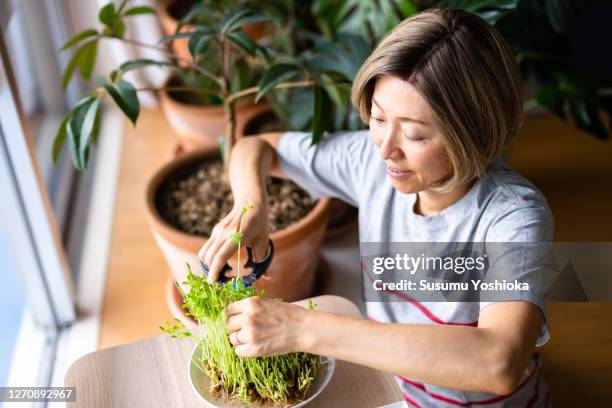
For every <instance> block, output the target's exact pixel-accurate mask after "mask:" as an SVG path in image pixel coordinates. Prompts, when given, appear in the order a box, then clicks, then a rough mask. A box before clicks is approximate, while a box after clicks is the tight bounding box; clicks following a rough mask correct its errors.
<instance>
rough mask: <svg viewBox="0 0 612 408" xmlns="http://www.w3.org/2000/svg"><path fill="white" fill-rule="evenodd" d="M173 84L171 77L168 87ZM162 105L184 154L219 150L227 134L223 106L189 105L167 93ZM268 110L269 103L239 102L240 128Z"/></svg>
mask: <svg viewBox="0 0 612 408" xmlns="http://www.w3.org/2000/svg"><path fill="white" fill-rule="evenodd" d="M172 81H173V77H170V78H168V80H167V81H166V85H168V84H170V83H172ZM159 104H160V106H161V109H162V111H163V112H164V115H165V116H166V118H167V119H168V122H169V123H170V126H172V128H173V129H174V131H175V133H176V135H177V137H178V139H179V143H180V145H181V147H182V148H183V150H184V151H190V150H194V149H197V148H200V147H209V148H215V149H218V148H219V138H220V137H222V136H223V134H224V133H225V112H224V111H223V106H220V105H215V106H206V105H195V104H190V103H185V102H182V101H179V100H177V99H175V98H173V97H172V96H171V95H170V94H168V93H167V92H165V91H161V92H160V93H159ZM267 110H269V106H268V104H267V103H265V102H260V103H257V104H255V103H253V101H252V100H251V99H247V98H244V99H241V100H239V101H238V102H237V103H236V126H237V129H241V128H243V127H244V123H245V122H247V121H249V120H250V119H251V118H253V117H255V116H257V115H258V114H260V113H261V112H264V111H267Z"/></svg>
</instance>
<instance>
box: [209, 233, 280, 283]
mask: <svg viewBox="0 0 612 408" xmlns="http://www.w3.org/2000/svg"><path fill="white" fill-rule="evenodd" d="M268 244H269V245H270V251H269V253H268V256H266V258H265V259H264V260H262V261H259V262H255V261H254V260H253V250H252V249H251V248H250V247H247V255H248V260H247V263H246V264H245V265H244V266H245V267H246V268H253V272H251V273H250V274H249V275H246V276H243V277H242V279H243V280H244V285H245V286H251V285H253V284H254V283H255V282H256V281H257V279H259V278H260V277H261V276H262V275H263V274H264V273H265V272H266V271H267V270H268V268H269V267H270V264H271V263H272V258H273V257H274V244H273V243H272V240H271V239H270V238H268ZM200 267H201V268H202V271H203V272H204V274H205V275H206V276H208V272H209V270H208V266H206V265H205V264H204V262H202V260H200ZM231 270H232V267H231V266H229V265H228V264H227V263H226V264H225V265H223V268H222V269H221V272H220V273H219V279H217V281H218V282H219V283H221V284H224V283H227V282H228V281H229V280H230V279H231V278H232V277H229V276H227V272H229V271H231Z"/></svg>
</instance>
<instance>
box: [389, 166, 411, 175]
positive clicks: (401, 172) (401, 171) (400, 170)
mask: <svg viewBox="0 0 612 408" xmlns="http://www.w3.org/2000/svg"><path fill="white" fill-rule="evenodd" d="M387 171H389V172H391V173H395V174H404V173H409V172H410V170H402V169H398V168H395V167H391V166H387Z"/></svg>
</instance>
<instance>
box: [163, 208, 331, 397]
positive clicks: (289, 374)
mask: <svg viewBox="0 0 612 408" xmlns="http://www.w3.org/2000/svg"><path fill="white" fill-rule="evenodd" d="M251 208H253V206H252V205H251V204H247V205H246V206H245V207H244V208H243V209H242V215H241V222H240V226H239V231H238V233H236V235H235V236H236V237H237V244H238V246H239V248H240V245H241V239H242V217H244V216H245V215H246V213H247V212H248V210H249V209H251ZM235 242H236V241H235ZM239 253H240V252H239ZM238 264H240V261H238ZM183 284H184V285H185V286H186V287H188V288H189V291H185V292H183V291H182V290H181V293H182V294H183V299H184V303H183V308H184V309H186V310H187V312H186V313H185V315H188V316H192V317H193V318H194V319H195V320H196V321H197V322H198V326H199V333H200V336H199V338H198V339H197V341H198V343H199V346H200V347H199V350H200V354H199V355H197V356H195V357H194V358H195V359H196V361H195V363H196V364H197V366H198V367H199V368H200V369H201V370H202V371H203V372H204V373H205V374H206V375H208V377H209V378H210V382H211V391H212V392H213V393H214V394H216V395H219V396H223V397H227V398H229V399H238V400H241V401H244V402H270V403H273V404H275V405H278V406H282V405H286V404H288V403H292V402H294V401H297V400H301V399H304V398H305V397H306V394H307V393H308V390H309V389H310V387H311V385H312V383H313V381H314V379H315V376H316V373H317V371H318V368H319V367H320V365H321V364H324V362H323V361H322V360H321V358H320V357H319V356H316V355H312V354H309V353H303V352H298V353H290V354H285V355H281V356H272V357H244V358H240V357H238V356H237V355H236V352H235V351H234V348H233V346H232V344H231V343H230V340H229V335H228V333H227V331H226V329H225V326H224V321H225V318H226V315H225V308H226V307H227V306H228V305H229V304H230V303H233V302H236V301H238V300H241V299H245V298H248V297H252V296H263V293H262V292H263V291H260V292H259V293H257V290H256V289H255V288H254V287H253V286H246V285H245V284H244V280H243V279H242V277H241V276H240V274H238V275H237V276H234V277H233V278H232V279H230V280H229V281H228V282H227V283H226V284H219V283H217V282H214V283H209V282H208V281H207V280H206V278H205V277H202V276H197V275H195V274H194V273H192V271H191V267H190V265H189V264H187V280H186V281H185V282H183ZM177 287H178V285H177ZM179 289H180V287H179ZM315 307H316V305H315V304H314V303H313V302H312V300H309V301H308V308H309V309H314V308H315ZM161 329H162V331H164V332H165V333H167V334H169V335H171V336H172V337H175V338H184V337H189V336H192V333H191V332H190V331H189V330H188V329H187V328H186V327H185V326H184V325H183V324H182V323H181V322H180V321H179V320H178V319H175V323H173V324H172V323H167V324H166V326H165V327H161Z"/></svg>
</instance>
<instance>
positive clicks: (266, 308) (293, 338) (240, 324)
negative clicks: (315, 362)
mask: <svg viewBox="0 0 612 408" xmlns="http://www.w3.org/2000/svg"><path fill="white" fill-rule="evenodd" d="M225 311H226V313H227V317H226V320H225V327H226V329H227V331H228V332H229V335H230V342H231V343H232V344H233V345H234V347H235V349H236V355H238V356H239V357H256V356H273V355H278V354H287V353H292V352H296V351H303V350H301V347H302V341H303V336H304V333H305V332H307V330H305V320H306V318H307V315H308V312H309V311H308V310H306V309H304V308H302V307H300V306H297V305H293V304H291V303H285V302H280V301H277V300H272V299H265V298H261V297H259V296H253V297H250V298H246V299H242V300H239V301H237V302H234V303H232V304H230V305H229V306H227V307H226V308H225Z"/></svg>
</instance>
